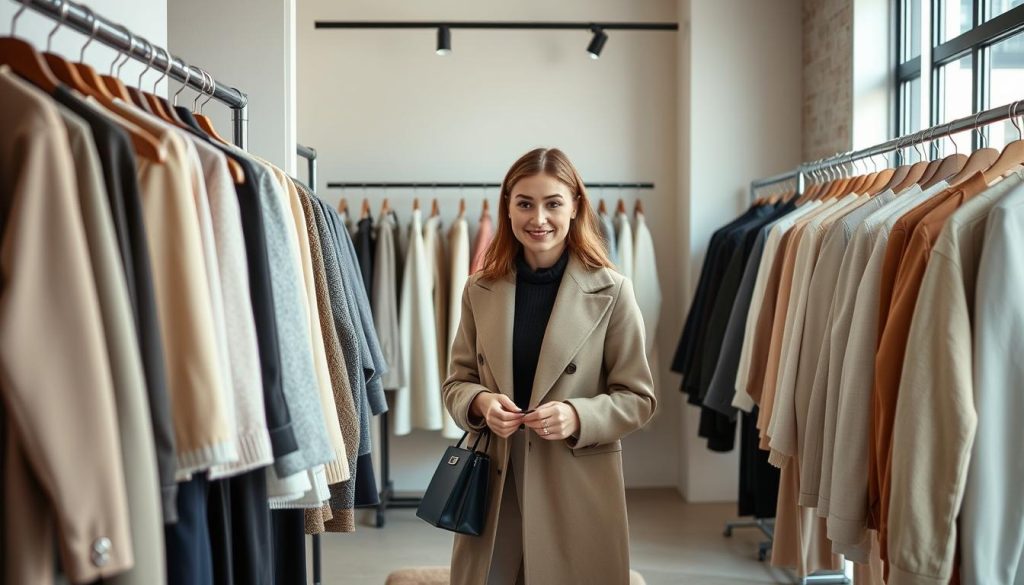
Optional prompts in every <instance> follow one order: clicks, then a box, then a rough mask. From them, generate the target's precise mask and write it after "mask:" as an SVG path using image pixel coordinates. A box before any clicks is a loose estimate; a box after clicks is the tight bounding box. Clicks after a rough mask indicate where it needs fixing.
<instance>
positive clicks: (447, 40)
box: [437, 26, 452, 55]
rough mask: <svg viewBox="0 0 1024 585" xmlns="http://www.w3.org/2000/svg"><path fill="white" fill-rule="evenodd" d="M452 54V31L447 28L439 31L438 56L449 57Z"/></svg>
mask: <svg viewBox="0 0 1024 585" xmlns="http://www.w3.org/2000/svg"><path fill="white" fill-rule="evenodd" d="M451 52H452V31H451V29H450V28H448V27H447V26H442V27H438V29H437V54H438V55H447V54H448V53H451Z"/></svg>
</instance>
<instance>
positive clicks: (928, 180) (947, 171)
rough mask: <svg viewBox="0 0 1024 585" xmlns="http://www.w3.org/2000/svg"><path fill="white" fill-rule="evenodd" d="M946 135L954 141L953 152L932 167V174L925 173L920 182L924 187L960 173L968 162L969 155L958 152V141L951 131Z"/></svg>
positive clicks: (926, 187)
mask: <svg viewBox="0 0 1024 585" xmlns="http://www.w3.org/2000/svg"><path fill="white" fill-rule="evenodd" d="M950 127H951V126H950ZM946 136H947V137H948V138H949V140H950V141H951V142H953V147H954V148H953V154H951V155H949V156H946V157H944V158H942V159H941V160H940V161H939V162H938V164H937V165H935V167H934V169H932V171H931V174H928V173H927V172H926V173H925V175H924V177H922V178H921V183H920V185H921V188H922V189H928V188H929V187H931V186H933V185H935V184H936V183H938V182H939V181H944V180H947V179H949V178H950V177H952V176H953V175H955V174H957V173H959V172H960V170H961V169H963V168H964V165H965V164H967V155H964V154H960V153H958V152H956V141H954V140H953V137H952V135H950V134H949V132H947V133H946Z"/></svg>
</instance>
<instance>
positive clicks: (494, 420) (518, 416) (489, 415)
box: [469, 392, 523, 439]
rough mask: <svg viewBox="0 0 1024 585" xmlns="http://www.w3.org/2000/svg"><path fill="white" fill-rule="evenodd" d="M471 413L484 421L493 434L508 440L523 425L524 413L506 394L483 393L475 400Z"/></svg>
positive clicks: (471, 406) (470, 409)
mask: <svg viewBox="0 0 1024 585" xmlns="http://www.w3.org/2000/svg"><path fill="white" fill-rule="evenodd" d="M469 411H470V412H471V413H472V414H474V415H476V416H477V417H480V418H482V419H484V422H486V423H487V427H488V428H490V429H491V432H492V433H494V434H495V435H498V436H499V437H501V438H503V439H506V438H508V437H510V436H511V435H512V433H514V432H516V429H518V428H519V425H521V424H522V423H523V413H522V411H520V410H519V407H518V406H516V403H515V402H512V399H511V398H509V397H508V396H505V395H504V394H498V393H495V392H481V393H479V394H477V395H476V398H474V399H473V404H472V405H470V408H469Z"/></svg>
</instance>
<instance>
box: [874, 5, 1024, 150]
mask: <svg viewBox="0 0 1024 585" xmlns="http://www.w3.org/2000/svg"><path fill="white" fill-rule="evenodd" d="M911 1H913V0H893V1H892V7H893V8H892V10H893V22H894V23H895V39H894V43H895V44H894V46H895V48H896V50H895V51H893V54H894V56H895V61H896V64H895V75H894V76H893V79H894V83H895V87H894V91H893V95H894V96H895V98H894V100H893V103H894V108H893V128H894V132H895V134H896V135H901V134H905V133H906V132H907V129H908V128H910V127H911V125H910V123H908V120H906V119H905V118H904V115H905V114H906V113H907V112H913V111H914V110H913V109H910V108H907V107H906V104H904V103H903V84H904V83H908V82H911V81H913V80H915V79H918V78H919V77H921V76H923V75H928V76H929V79H930V84H929V85H930V87H929V95H927V96H924V95H922V96H921V99H922V101H923V100H925V99H927V100H928V116H927V119H928V122H929V125H931V126H935V125H937V124H939V123H940V118H939V116H940V115H941V112H942V105H943V103H942V98H943V95H944V93H945V92H944V90H945V87H943V85H942V73H941V72H942V68H943V67H944V66H946V65H948V64H950V63H954V62H956V61H958V60H959V59H961V58H963V57H965V56H967V55H971V57H972V60H971V65H972V75H971V83H972V87H971V109H972V113H977V112H979V111H981V110H982V109H983V108H984V107H985V104H987V103H988V99H989V92H990V89H991V76H990V74H989V73H990V49H991V47H992V46H993V45H995V44H997V43H999V42H1001V41H1004V40H1006V39H1008V38H1010V37H1012V36H1014V35H1016V34H1019V33H1022V32H1024V4H1022V5H1020V6H1017V7H1014V8H1011V9H1009V10H1007V11H1006V12H1004V13H1002V14H1000V15H998V16H996V17H994V18H991V19H989V18H988V14H987V12H988V2H986V0H972V4H971V5H972V10H973V17H974V26H973V27H972V28H971V29H970V30H967V31H966V32H963V33H961V34H960V35H958V36H956V37H953V38H951V39H949V40H947V41H945V42H940V39H941V36H940V35H941V31H942V30H943V29H942V25H943V20H942V19H943V18H944V16H945V14H944V11H943V10H942V8H943V1H944V0H919V1H920V2H921V3H922V4H923V3H925V2H930V3H931V4H930V8H931V11H930V15H929V17H928V18H925V15H924V14H922V19H921V32H920V35H921V38H922V39H928V42H929V44H930V45H931V51H930V55H929V57H930V58H929V59H928V62H924V61H923V53H924V51H922V54H921V55H918V56H916V57H914V58H913V59H910V60H907V61H903V55H904V53H906V52H908V51H906V50H905V49H906V45H907V43H909V42H910V38H912V35H911V34H909V33H910V31H909V30H908V28H907V26H906V20H907V15H908V14H909V11H910V2H911ZM945 1H957V0H945ZM922 9H923V6H922ZM1022 59H1024V57H1022ZM922 81H923V79H922ZM998 105H1000V104H992V106H998ZM978 134H979V133H977V132H973V133H972V138H971V140H972V142H973V148H978V147H980V145H981V144H980V141H981V136H979V135H978Z"/></svg>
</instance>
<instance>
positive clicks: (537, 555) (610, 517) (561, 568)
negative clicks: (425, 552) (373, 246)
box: [443, 149, 655, 585]
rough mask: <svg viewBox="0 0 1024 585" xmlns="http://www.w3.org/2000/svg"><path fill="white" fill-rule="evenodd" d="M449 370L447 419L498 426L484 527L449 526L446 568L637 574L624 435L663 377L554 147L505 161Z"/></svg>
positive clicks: (500, 576) (483, 579) (606, 576)
mask: <svg viewBox="0 0 1024 585" xmlns="http://www.w3.org/2000/svg"><path fill="white" fill-rule="evenodd" d="M449 372H450V375H449V377H448V380H446V381H445V384H444V389H443V393H444V401H445V405H446V407H447V408H448V411H449V412H450V413H451V415H452V418H453V419H454V420H455V421H456V423H457V424H458V425H459V426H460V427H462V428H463V429H465V430H467V431H471V432H473V433H481V432H490V433H492V434H493V435H495V439H496V440H494V441H493V442H491V443H490V444H489V446H488V448H487V452H488V454H489V456H490V457H491V460H492V461H493V462H494V465H493V466H492V467H491V471H490V475H491V477H490V482H491V485H492V486H494V489H492V490H490V495H489V497H490V502H488V506H487V519H486V523H485V526H484V531H483V532H482V533H481V535H480V536H467V535H464V534H457V535H456V536H455V547H454V551H453V555H452V571H451V575H452V580H451V582H452V583H453V584H455V585H462V584H466V585H468V584H474V585H477V584H480V583H488V584H508V585H513V584H514V585H524V584H526V583H529V584H530V585H546V584H552V585H554V584H556V583H627V582H629V535H628V529H627V521H626V507H625V492H624V487H623V486H624V482H623V477H622V457H621V451H622V443H621V439H622V438H623V437H625V436H626V435H628V434H629V433H631V432H633V431H635V430H637V429H639V428H640V427H642V426H644V425H645V424H646V423H647V421H649V420H650V418H651V416H652V415H653V413H654V409H655V397H654V391H653V390H654V383H653V380H652V376H651V370H650V367H649V365H648V363H647V357H646V354H645V352H644V329H643V320H642V317H641V314H640V310H639V308H638V307H637V303H636V298H635V297H634V294H633V286H632V283H630V281H629V280H628V279H626V278H624V277H623V276H622V275H620V274H618V273H617V272H615V271H614V270H613V269H612V268H611V262H609V260H608V258H607V256H606V254H605V251H604V247H603V245H602V242H601V239H600V235H599V233H598V231H597V219H596V217H595V215H594V212H593V209H592V208H591V206H590V202H589V200H588V199H587V194H586V189H585V187H584V185H583V181H582V179H581V178H580V176H579V173H578V172H577V171H576V169H575V168H574V167H573V165H572V163H571V162H570V161H569V159H568V157H566V156H565V154H564V153H563V152H561V151H560V150H557V149H537V150H534V151H531V152H529V153H527V154H526V155H524V156H523V157H522V158H520V159H519V160H518V161H516V163H515V164H513V165H512V168H511V169H510V170H509V172H508V173H507V174H506V176H505V180H504V182H503V183H502V192H501V200H500V203H499V212H498V232H497V235H496V236H495V239H494V242H493V243H492V244H491V247H490V248H489V249H488V251H487V255H486V259H485V267H484V269H483V270H482V271H481V272H479V273H477V274H475V275H474V276H473V277H471V278H470V280H469V282H468V283H467V285H466V289H465V291H464V293H463V297H462V321H461V324H460V327H459V332H458V334H457V336H456V339H455V342H454V344H453V346H452V352H451V365H450V368H449ZM595 534H600V535H601V538H600V539H595V538H593V535H595ZM526 535H528V536H526ZM555 551H557V552H558V554H553V553H554V552H555Z"/></svg>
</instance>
